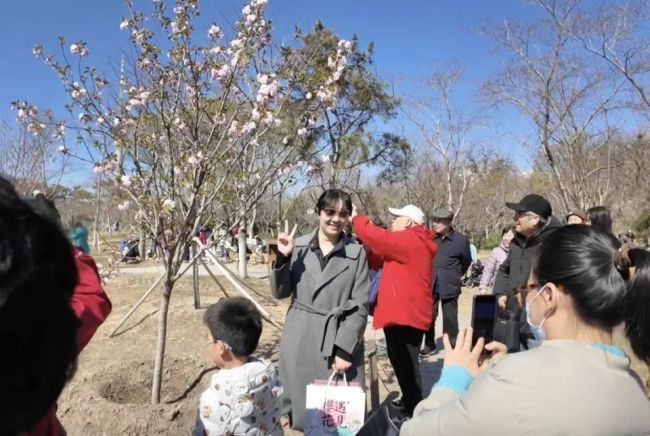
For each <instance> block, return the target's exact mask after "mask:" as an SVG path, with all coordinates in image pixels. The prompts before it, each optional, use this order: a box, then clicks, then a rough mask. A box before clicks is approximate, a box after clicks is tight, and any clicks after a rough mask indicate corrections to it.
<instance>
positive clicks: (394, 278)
mask: <svg viewBox="0 0 650 436" xmlns="http://www.w3.org/2000/svg"><path fill="white" fill-rule="evenodd" d="M352 227H353V229H354V232H355V234H356V235H357V236H358V237H359V239H360V240H361V241H362V242H363V245H364V246H366V247H367V248H368V249H369V251H370V252H369V254H368V258H369V259H370V261H371V262H372V263H373V264H375V265H376V264H377V262H378V258H382V259H383V270H382V273H381V274H382V275H381V279H380V281H379V291H378V294H377V304H376V306H375V311H374V318H373V327H374V328H376V329H380V328H383V327H388V326H391V325H404V326H410V327H414V328H416V329H418V330H428V328H429V326H430V325H431V321H432V320H433V290H432V287H431V277H432V275H433V259H434V257H435V255H436V244H435V242H433V238H434V234H433V233H432V232H431V231H430V230H428V229H427V228H425V227H424V226H415V227H411V228H408V229H406V230H404V231H401V232H391V231H388V230H384V229H382V228H381V227H378V226H376V225H374V224H372V223H371V222H370V221H369V220H368V217H366V216H363V215H358V216H356V217H354V218H353V219H352Z"/></svg>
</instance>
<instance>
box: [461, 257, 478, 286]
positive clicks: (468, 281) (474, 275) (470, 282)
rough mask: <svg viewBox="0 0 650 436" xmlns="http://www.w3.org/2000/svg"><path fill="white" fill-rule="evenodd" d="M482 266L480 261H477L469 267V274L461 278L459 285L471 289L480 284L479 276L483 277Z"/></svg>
mask: <svg viewBox="0 0 650 436" xmlns="http://www.w3.org/2000/svg"><path fill="white" fill-rule="evenodd" d="M483 268H484V266H483V264H482V263H481V261H480V260H477V261H476V262H474V263H473V264H472V265H471V266H470V267H469V274H467V275H465V277H463V280H462V281H461V284H462V285H463V286H464V287H467V288H473V287H475V286H478V285H479V283H480V282H481V276H482V275H483Z"/></svg>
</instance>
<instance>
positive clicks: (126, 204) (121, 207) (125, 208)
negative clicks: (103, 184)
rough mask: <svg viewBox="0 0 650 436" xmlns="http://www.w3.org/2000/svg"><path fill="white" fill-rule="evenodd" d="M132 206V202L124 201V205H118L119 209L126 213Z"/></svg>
mask: <svg viewBox="0 0 650 436" xmlns="http://www.w3.org/2000/svg"><path fill="white" fill-rule="evenodd" d="M130 206H131V202H130V201H129V200H124V201H123V202H122V203H120V204H118V205H117V209H118V210H120V211H122V212H124V211H125V210H129V207H130Z"/></svg>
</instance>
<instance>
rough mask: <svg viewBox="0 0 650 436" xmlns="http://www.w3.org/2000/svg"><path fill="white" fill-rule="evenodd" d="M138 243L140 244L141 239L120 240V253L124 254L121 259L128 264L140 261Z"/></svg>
mask: <svg viewBox="0 0 650 436" xmlns="http://www.w3.org/2000/svg"><path fill="white" fill-rule="evenodd" d="M138 245H140V240H139V239H130V240H128V241H124V240H122V241H120V253H121V254H122V259H121V260H120V261H121V262H124V263H127V264H129V263H138V262H140V249H139V248H138Z"/></svg>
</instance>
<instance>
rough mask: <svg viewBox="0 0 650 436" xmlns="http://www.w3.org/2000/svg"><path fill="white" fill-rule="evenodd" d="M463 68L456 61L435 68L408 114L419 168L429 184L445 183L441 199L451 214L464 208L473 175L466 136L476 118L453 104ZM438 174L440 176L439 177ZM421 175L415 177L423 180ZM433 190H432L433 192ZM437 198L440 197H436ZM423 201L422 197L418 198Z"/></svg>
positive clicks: (475, 124)
mask: <svg viewBox="0 0 650 436" xmlns="http://www.w3.org/2000/svg"><path fill="white" fill-rule="evenodd" d="M463 73H464V70H463V68H462V67H461V66H460V65H459V64H455V63H454V64H451V65H449V66H448V67H447V68H444V69H441V70H438V71H434V72H433V74H432V75H431V79H430V80H428V81H427V82H426V84H425V93H426V91H428V94H429V95H426V96H425V97H423V98H420V99H418V100H417V101H415V102H413V103H412V105H411V108H410V109H408V110H407V115H408V117H409V119H410V120H411V122H412V123H413V125H414V126H415V127H416V129H417V131H418V134H419V140H420V144H419V147H420V153H419V155H418V158H419V159H422V161H420V160H419V159H418V161H419V162H423V163H427V164H428V165H425V166H426V167H427V168H423V167H422V165H417V164H416V167H417V168H418V171H421V172H424V173H430V174H429V175H428V177H430V178H431V179H430V183H434V184H438V183H439V180H440V179H442V180H443V181H444V182H443V183H444V184H443V186H444V197H443V198H444V202H443V204H444V205H445V206H446V207H447V208H448V209H450V210H451V211H452V212H453V213H454V215H458V214H459V213H460V212H461V210H462V208H463V201H464V196H465V193H466V192H467V189H468V187H469V184H470V182H471V178H472V172H471V170H470V169H469V168H468V166H467V163H468V159H467V157H468V155H469V149H470V144H469V137H470V134H471V133H472V132H473V131H475V130H476V129H477V128H478V126H479V123H478V117H477V116H476V115H474V114H472V112H471V111H469V110H467V109H466V108H462V107H461V106H459V105H457V104H455V102H454V101H453V96H452V94H453V92H454V90H455V89H456V87H458V85H459V81H460V80H461V78H462V76H463ZM438 175H439V176H441V177H438ZM422 176H424V174H421V175H420V177H417V180H418V181H419V182H420V181H422ZM433 192H435V191H431V194H433ZM438 198H439V197H438ZM420 201H422V199H420Z"/></svg>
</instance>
